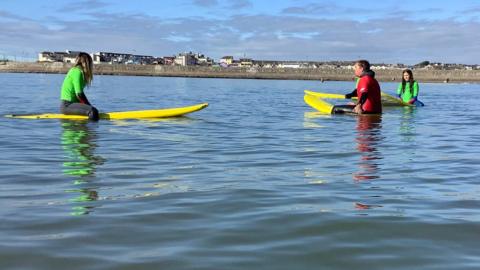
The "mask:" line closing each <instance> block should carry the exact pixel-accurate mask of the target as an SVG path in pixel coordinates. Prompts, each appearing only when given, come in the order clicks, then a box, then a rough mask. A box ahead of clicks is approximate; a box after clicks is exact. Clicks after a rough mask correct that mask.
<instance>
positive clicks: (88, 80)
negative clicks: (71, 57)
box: [75, 52, 93, 86]
mask: <svg viewBox="0 0 480 270" xmlns="http://www.w3.org/2000/svg"><path fill="white" fill-rule="evenodd" d="M75 66H76V67H79V68H80V69H81V70H82V71H83V79H84V81H85V84H86V85H87V86H90V85H91V84H92V81H93V60H92V57H91V56H90V54H88V53H84V52H81V53H79V54H78V56H77V59H75Z"/></svg>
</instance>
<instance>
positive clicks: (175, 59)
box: [38, 50, 480, 70]
mask: <svg viewBox="0 0 480 270" xmlns="http://www.w3.org/2000/svg"><path fill="white" fill-rule="evenodd" d="M79 53H80V52H78V51H69V50H67V51H65V52H41V53H39V55H38V61H39V62H64V63H73V62H75V58H76V57H77V55H78V54H79ZM91 56H92V58H93V62H94V64H101V63H106V64H136V65H177V66H220V67H225V68H227V67H247V68H250V67H251V68H330V69H351V68H352V66H353V64H354V62H353V61H330V62H316V61H271V60H253V59H251V58H246V57H244V58H239V59H234V57H233V56H224V57H222V58H221V59H220V61H219V62H218V63H215V61H214V60H213V59H212V58H210V57H207V56H205V55H204V54H200V53H193V52H185V53H179V54H178V55H175V56H165V57H153V56H150V55H135V54H128V53H112V52H96V53H93V54H91ZM372 68H373V69H374V70H378V69H392V68H398V69H403V68H407V66H406V65H403V64H383V63H382V64H373V65H372ZM413 68H415V69H467V70H472V69H475V70H478V69H480V65H472V66H469V65H461V64H442V63H430V62H428V61H424V62H421V63H419V64H417V65H414V66H413Z"/></svg>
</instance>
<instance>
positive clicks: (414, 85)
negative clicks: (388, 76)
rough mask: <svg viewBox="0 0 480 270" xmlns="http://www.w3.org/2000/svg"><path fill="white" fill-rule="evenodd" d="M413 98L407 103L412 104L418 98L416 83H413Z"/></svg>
mask: <svg viewBox="0 0 480 270" xmlns="http://www.w3.org/2000/svg"><path fill="white" fill-rule="evenodd" d="M412 87H413V97H412V98H411V99H410V100H409V101H408V103H410V104H413V103H415V101H417V97H418V83H417V81H414V82H413V86H412Z"/></svg>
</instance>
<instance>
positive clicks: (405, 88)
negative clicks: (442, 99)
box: [397, 69, 423, 106]
mask: <svg viewBox="0 0 480 270" xmlns="http://www.w3.org/2000/svg"><path fill="white" fill-rule="evenodd" d="M418 90H419V88H418V82H417V81H415V80H414V79H413V73H412V70H410V69H405V70H403V71H402V82H401V83H400V84H399V85H398V88H397V95H398V97H399V98H400V99H401V100H402V101H403V102H405V103H409V104H418V105H420V106H421V105H423V103H422V104H419V103H421V102H420V101H419V100H417V97H418Z"/></svg>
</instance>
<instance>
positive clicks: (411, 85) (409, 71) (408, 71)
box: [402, 68, 415, 94]
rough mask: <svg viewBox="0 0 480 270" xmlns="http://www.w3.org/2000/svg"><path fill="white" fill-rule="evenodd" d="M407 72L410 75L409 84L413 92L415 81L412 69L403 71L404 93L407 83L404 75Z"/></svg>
mask: <svg viewBox="0 0 480 270" xmlns="http://www.w3.org/2000/svg"><path fill="white" fill-rule="evenodd" d="M405 73H408V75H409V76H410V77H409V79H408V85H409V89H410V92H411V93H412V94H413V83H414V82H415V80H414V79H413V72H412V70H411V69H408V68H407V69H404V70H403V71H402V94H403V93H404V92H405V85H406V84H407V81H405V78H404V77H403V75H404V74H405Z"/></svg>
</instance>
